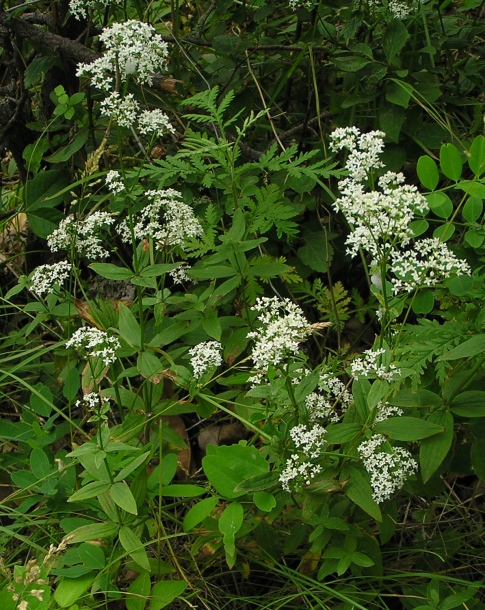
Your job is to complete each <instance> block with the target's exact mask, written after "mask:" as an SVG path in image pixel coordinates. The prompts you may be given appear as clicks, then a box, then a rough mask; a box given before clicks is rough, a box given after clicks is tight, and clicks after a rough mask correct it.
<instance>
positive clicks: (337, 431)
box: [325, 424, 362, 445]
mask: <svg viewBox="0 0 485 610" xmlns="http://www.w3.org/2000/svg"><path fill="white" fill-rule="evenodd" d="M360 432H362V426H361V425H360V424H330V425H329V426H328V428H327V434H326V435H325V440H326V441H327V443H329V444H330V445H338V444H340V443H347V442H348V441H351V440H352V439H354V438H355V437H356V436H357V435H358V434H360Z"/></svg>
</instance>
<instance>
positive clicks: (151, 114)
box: [138, 108, 175, 136]
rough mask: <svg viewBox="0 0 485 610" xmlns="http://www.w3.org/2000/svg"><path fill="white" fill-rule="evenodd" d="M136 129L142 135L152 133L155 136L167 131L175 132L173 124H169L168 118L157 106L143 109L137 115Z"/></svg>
mask: <svg viewBox="0 0 485 610" xmlns="http://www.w3.org/2000/svg"><path fill="white" fill-rule="evenodd" d="M138 129H139V130H140V133H141V134H143V135H147V134H150V133H153V134H155V135H157V136H162V135H163V134H164V133H167V131H168V132H169V133H175V129H174V127H173V125H171V124H170V119H169V118H168V116H167V115H166V114H165V113H164V112H162V111H161V110H160V109H159V108H156V109H155V110H143V112H142V113H141V114H140V116H139V117H138Z"/></svg>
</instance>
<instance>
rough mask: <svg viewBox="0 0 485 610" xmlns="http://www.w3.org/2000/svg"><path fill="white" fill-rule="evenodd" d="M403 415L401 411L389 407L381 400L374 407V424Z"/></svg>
mask: <svg viewBox="0 0 485 610" xmlns="http://www.w3.org/2000/svg"><path fill="white" fill-rule="evenodd" d="M402 414H403V410H402V409H400V408H399V407H396V406H394V405H390V404H389V403H388V402H382V401H381V400H380V401H379V402H378V403H377V406H376V416H375V418H374V424H378V423H379V422H381V421H386V419H389V418H390V417H400V416H401V415H402Z"/></svg>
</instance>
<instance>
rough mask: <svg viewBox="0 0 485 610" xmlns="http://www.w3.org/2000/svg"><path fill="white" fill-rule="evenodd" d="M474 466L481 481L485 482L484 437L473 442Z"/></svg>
mask: <svg viewBox="0 0 485 610" xmlns="http://www.w3.org/2000/svg"><path fill="white" fill-rule="evenodd" d="M472 466H473V470H474V471H475V474H476V475H477V477H478V478H479V479H480V481H482V482H485V443H484V442H483V440H482V439H480V440H476V441H475V442H474V443H473V446H472Z"/></svg>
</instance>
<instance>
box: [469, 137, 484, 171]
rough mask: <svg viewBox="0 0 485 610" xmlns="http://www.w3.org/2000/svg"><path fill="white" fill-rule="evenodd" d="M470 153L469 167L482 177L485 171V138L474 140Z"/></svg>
mask: <svg viewBox="0 0 485 610" xmlns="http://www.w3.org/2000/svg"><path fill="white" fill-rule="evenodd" d="M469 152H470V156H469V157H468V165H469V167H470V169H471V170H472V172H473V173H474V174H475V175H476V176H480V175H481V174H483V172H484V171H485V138H484V137H483V136H477V137H476V138H475V139H474V140H473V142H472V145H471V146H470V151H469Z"/></svg>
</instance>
